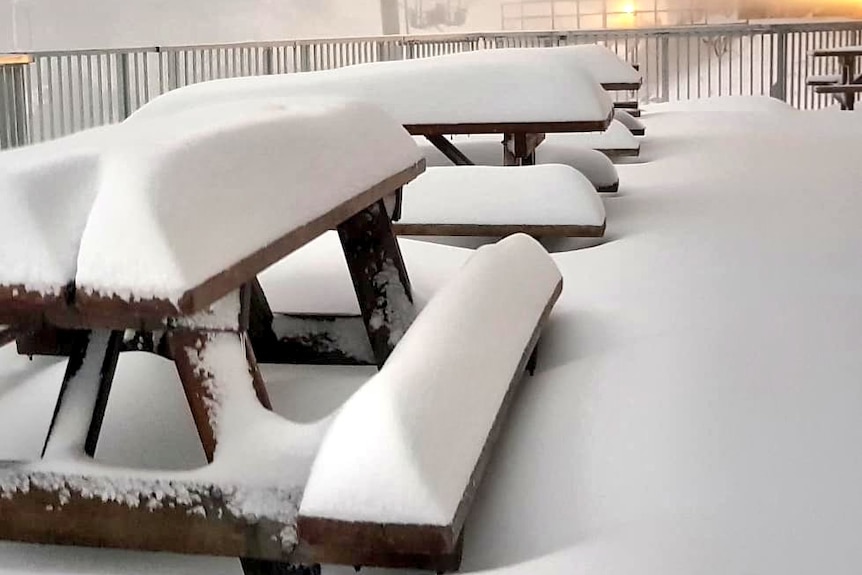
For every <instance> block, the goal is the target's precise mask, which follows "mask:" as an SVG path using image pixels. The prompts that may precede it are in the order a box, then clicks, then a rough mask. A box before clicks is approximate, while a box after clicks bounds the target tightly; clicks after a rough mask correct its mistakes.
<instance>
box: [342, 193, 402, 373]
mask: <svg viewBox="0 0 862 575" xmlns="http://www.w3.org/2000/svg"><path fill="white" fill-rule="evenodd" d="M338 236H339V238H340V239H341V245H342V247H343V249H344V256H345V259H346V260H347V267H348V269H349V270H350V277H351V279H352V280H353V287H354V289H355V290H356V297H357V299H358V300H359V309H360V311H361V313H362V319H363V321H364V322H365V328H366V331H367V333H368V339H369V340H370V341H371V349H373V350H374V356H375V359H376V360H377V365H378V367H382V366H383V364H384V363H385V362H386V359H387V358H388V357H389V354H390V353H392V350H393V349H395V345H396V344H397V343H398V340H400V339H401V337H402V336H403V335H404V333H405V332H406V331H407V328H408V327H409V326H410V324H411V323H412V322H413V319H414V318H415V314H416V312H415V309H414V307H413V293H412V290H411V287H410V279H409V278H408V277H407V269H406V268H405V267H404V259H403V258H402V257H401V248H400V247H399V246H398V240H396V238H395V234H394V233H393V232H392V222H390V221H389V216H388V215H387V213H386V207H385V206H384V204H383V201H382V200H381V201H378V202H377V203H376V204H374V205H372V206H369V207H368V208H367V209H365V210H363V211H361V212H359V213H358V214H356V215H355V216H353V217H352V218H350V219H349V220H347V221H346V222H344V223H343V224H341V225H339V226H338Z"/></svg>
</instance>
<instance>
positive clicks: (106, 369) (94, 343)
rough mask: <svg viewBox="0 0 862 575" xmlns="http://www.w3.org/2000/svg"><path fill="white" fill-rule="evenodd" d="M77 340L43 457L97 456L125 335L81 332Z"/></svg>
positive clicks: (120, 333)
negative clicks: (109, 395)
mask: <svg viewBox="0 0 862 575" xmlns="http://www.w3.org/2000/svg"><path fill="white" fill-rule="evenodd" d="M74 339H75V341H74V346H73V350H72V354H71V356H70V357H69V363H68V365H67V366H66V373H65V375H64V376H63V384H62V385H61V387H60V395H59V397H58V398H57V406H56V407H55V409H54V416H53V417H52V419H51V425H50V427H49V428H48V434H47V437H46V439H45V445H44V447H43V448H42V457H76V456H80V455H81V454H86V455H88V456H89V457H93V456H94V455H95V454H96V445H97V443H98V441H99V432H100V431H101V429H102V421H103V420H104V418H105V411H106V410H107V407H108V394H109V393H110V391H111V383H112V382H113V380H114V372H115V370H116V368H117V359H118V358H119V356H120V348H121V346H122V343H123V333H122V332H120V331H114V332H110V331H104V330H99V331H93V332H89V331H80V332H75V336H74ZM83 406H86V411H84V407H83Z"/></svg>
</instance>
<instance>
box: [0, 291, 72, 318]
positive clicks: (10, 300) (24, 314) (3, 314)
mask: <svg viewBox="0 0 862 575" xmlns="http://www.w3.org/2000/svg"><path fill="white" fill-rule="evenodd" d="M71 293H74V288H73V287H71V286H66V287H65V288H62V289H61V290H60V293H57V294H42V293H39V292H36V291H31V290H28V289H26V288H25V287H24V286H23V285H0V323H2V324H8V325H31V326H35V325H39V324H40V323H42V318H43V316H44V315H46V314H48V313H51V312H55V313H56V312H61V311H63V310H64V309H65V308H67V307H68V300H69V298H70V294H71Z"/></svg>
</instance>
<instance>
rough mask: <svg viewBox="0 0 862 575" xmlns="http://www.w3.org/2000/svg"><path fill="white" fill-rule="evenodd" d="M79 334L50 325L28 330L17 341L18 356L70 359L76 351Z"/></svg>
mask: <svg viewBox="0 0 862 575" xmlns="http://www.w3.org/2000/svg"><path fill="white" fill-rule="evenodd" d="M77 333H78V332H76V331H72V330H67V329H60V328H58V327H56V326H53V325H50V324H43V325H41V326H39V327H35V328H31V329H28V330H26V331H25V332H24V333H22V334H20V335H19V336H18V339H17V340H16V343H17V346H18V354H19V355H28V356H30V357H32V356H35V355H44V356H54V357H69V356H70V355H71V354H72V353H73V351H74V349H75V336H76V334H77Z"/></svg>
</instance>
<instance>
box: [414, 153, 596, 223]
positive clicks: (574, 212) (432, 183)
mask: <svg viewBox="0 0 862 575" xmlns="http://www.w3.org/2000/svg"><path fill="white" fill-rule="evenodd" d="M604 222H605V208H604V204H602V200H601V198H600V197H599V195H598V194H597V193H596V190H595V188H593V185H592V184H591V183H590V181H589V180H588V179H587V178H586V177H585V176H584V175H583V174H581V173H580V172H578V171H577V170H575V169H574V168H572V167H570V166H563V165H546V166H519V167H495V166H450V167H441V168H429V169H428V170H427V171H426V172H425V173H424V174H422V175H421V176H420V177H418V178H416V179H415V180H414V181H412V182H411V183H410V184H408V185H407V186H405V187H404V202H403V204H402V213H401V220H399V223H404V224H422V223H429V224H487V225H491V224H532V225H583V226H601V225H602V224H603V223H604Z"/></svg>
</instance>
